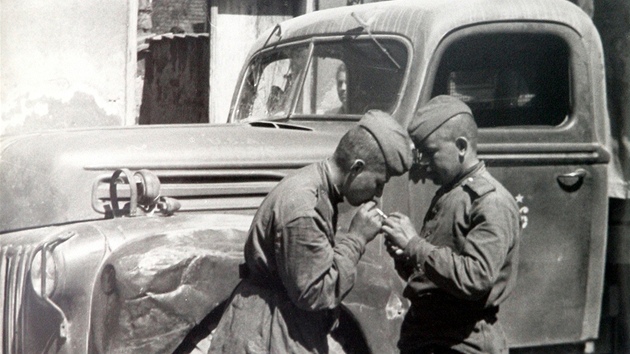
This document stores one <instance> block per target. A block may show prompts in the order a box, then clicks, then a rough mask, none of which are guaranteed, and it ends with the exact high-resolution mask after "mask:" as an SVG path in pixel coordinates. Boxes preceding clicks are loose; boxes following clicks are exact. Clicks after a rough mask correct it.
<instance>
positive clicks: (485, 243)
mask: <svg viewBox="0 0 630 354" xmlns="http://www.w3.org/2000/svg"><path fill="white" fill-rule="evenodd" d="M519 237H520V217H519V212H518V207H517V205H516V202H515V200H514V198H513V196H512V195H511V194H510V193H509V192H508V191H507V190H506V189H505V188H504V187H503V186H502V185H501V184H500V183H499V182H498V181H497V180H495V179H494V178H493V177H492V176H491V175H490V174H489V173H488V172H487V171H486V168H485V166H484V164H483V162H480V163H479V164H478V165H476V166H475V167H474V168H473V169H472V171H469V172H468V173H467V174H466V175H465V176H464V177H462V178H461V179H459V180H458V181H456V182H455V183H454V184H452V185H450V186H442V188H441V189H439V190H438V191H437V193H436V195H435V197H434V198H433V200H432V202H431V205H430V208H429V210H428V211H427V214H426V216H425V219H424V226H423V228H422V230H421V231H420V234H419V237H414V238H412V239H411V240H410V242H409V244H408V245H407V247H406V248H405V250H404V257H403V258H402V259H399V260H397V261H396V268H397V270H398V272H399V274H400V275H401V276H402V277H404V278H405V279H407V280H408V285H407V287H406V288H405V290H404V295H405V297H407V298H408V299H409V300H410V301H411V304H412V305H411V308H410V310H409V312H408V313H407V314H406V316H405V320H404V322H403V326H402V329H401V339H400V341H399V347H400V348H401V350H402V351H403V352H404V351H410V352H416V351H417V352H422V351H421V350H417V349H418V348H431V346H438V347H447V348H452V349H455V350H457V351H461V352H464V353H497V352H505V351H507V344H506V341H505V335H504V334H503V330H502V329H501V326H500V324H499V323H498V322H497V317H496V314H497V312H498V310H499V305H500V304H501V303H502V302H503V301H504V300H505V299H506V298H507V297H508V295H509V294H510V292H511V291H512V290H513V289H514V286H515V283H516V273H517V266H518V254H519Z"/></svg>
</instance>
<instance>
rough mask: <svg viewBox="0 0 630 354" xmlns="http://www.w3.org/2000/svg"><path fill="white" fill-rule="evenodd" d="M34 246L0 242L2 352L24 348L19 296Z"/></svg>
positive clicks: (0, 340)
mask: <svg viewBox="0 0 630 354" xmlns="http://www.w3.org/2000/svg"><path fill="white" fill-rule="evenodd" d="M34 248H35V247H34V246H13V245H3V246H2V248H1V249H0V262H1V263H0V301H1V306H0V318H2V322H1V325H2V327H1V328H2V337H1V338H0V349H1V350H0V351H1V352H2V353H20V352H22V349H23V348H24V346H23V343H22V340H23V336H22V327H23V325H24V315H23V312H22V300H23V299H24V288H25V286H26V280H27V279H26V277H27V274H28V266H29V261H30V259H31V256H32V254H33V250H34Z"/></svg>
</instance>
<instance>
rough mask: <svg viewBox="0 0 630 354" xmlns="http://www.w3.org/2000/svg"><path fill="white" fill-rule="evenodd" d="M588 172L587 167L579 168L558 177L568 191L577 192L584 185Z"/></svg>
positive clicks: (563, 187) (561, 184)
mask: <svg viewBox="0 0 630 354" xmlns="http://www.w3.org/2000/svg"><path fill="white" fill-rule="evenodd" d="M587 174H588V172H587V171H586V170H585V169H583V168H579V169H577V170H575V171H573V172H570V173H565V174H561V175H559V176H558V177H557V179H558V183H559V184H560V187H562V189H564V190H566V191H567V192H575V191H576V190H578V189H579V188H580V187H581V186H582V183H584V178H585V177H586V175H587Z"/></svg>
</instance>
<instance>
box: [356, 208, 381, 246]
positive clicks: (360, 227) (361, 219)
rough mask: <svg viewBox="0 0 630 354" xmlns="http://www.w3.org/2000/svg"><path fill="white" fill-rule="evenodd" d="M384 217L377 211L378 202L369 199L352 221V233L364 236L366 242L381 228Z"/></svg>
mask: <svg viewBox="0 0 630 354" xmlns="http://www.w3.org/2000/svg"><path fill="white" fill-rule="evenodd" d="M382 220H383V218H382V217H381V216H380V215H379V214H378V212H377V211H376V203H375V202H374V201H369V202H366V203H364V204H363V205H361V206H360V207H359V209H358V210H357V213H356V214H355V215H354V217H353V218H352V221H351V222H350V229H349V231H350V232H351V233H354V234H357V235H360V236H361V237H363V239H364V240H365V242H366V243H368V242H370V241H372V240H373V239H374V238H375V237H376V235H377V234H378V232H379V231H380V230H381V225H382V224H383V222H382Z"/></svg>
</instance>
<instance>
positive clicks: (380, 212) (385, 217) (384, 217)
mask: <svg viewBox="0 0 630 354" xmlns="http://www.w3.org/2000/svg"><path fill="white" fill-rule="evenodd" d="M374 209H376V212H377V213H378V215H380V216H381V217H382V218H383V219H387V215H386V214H385V213H383V211H382V210H381V209H379V208H374Z"/></svg>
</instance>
